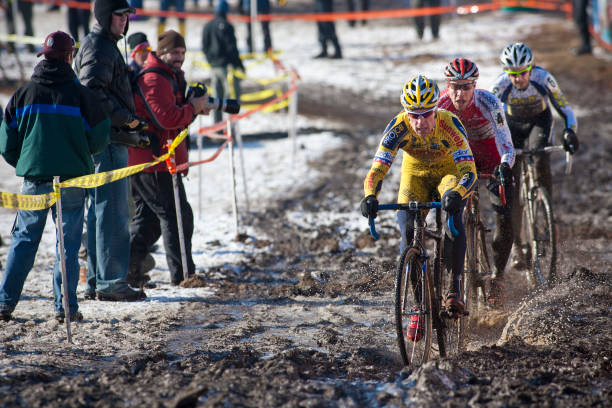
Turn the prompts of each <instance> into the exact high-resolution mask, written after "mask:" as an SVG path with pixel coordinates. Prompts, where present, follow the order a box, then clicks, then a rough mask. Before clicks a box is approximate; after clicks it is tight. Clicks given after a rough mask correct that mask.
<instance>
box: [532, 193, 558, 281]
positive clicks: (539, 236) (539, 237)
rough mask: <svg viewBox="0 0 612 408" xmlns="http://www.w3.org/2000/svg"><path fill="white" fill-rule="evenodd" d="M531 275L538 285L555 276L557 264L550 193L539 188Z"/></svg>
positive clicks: (535, 209) (533, 226) (535, 197)
mask: <svg viewBox="0 0 612 408" xmlns="http://www.w3.org/2000/svg"><path fill="white" fill-rule="evenodd" d="M532 211H533V212H532V214H533V218H532V220H533V222H532V226H531V227H532V233H531V238H532V240H531V268H530V270H531V275H532V278H533V280H534V282H535V283H536V285H537V286H541V285H546V284H548V283H550V282H552V280H553V279H554V278H555V273H556V264H557V243H556V231H555V223H554V218H553V212H552V206H551V205H550V199H549V198H548V193H547V192H546V191H545V190H544V189H542V188H538V189H537V191H536V192H535V194H534V201H533V203H532Z"/></svg>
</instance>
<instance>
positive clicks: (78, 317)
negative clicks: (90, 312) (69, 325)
mask: <svg viewBox="0 0 612 408" xmlns="http://www.w3.org/2000/svg"><path fill="white" fill-rule="evenodd" d="M55 320H57V321H58V322H59V323H64V321H65V320H66V314H65V313H64V312H55ZM70 321H71V322H82V321H83V314H82V313H81V312H79V311H78V310H77V311H76V312H74V313H70Z"/></svg>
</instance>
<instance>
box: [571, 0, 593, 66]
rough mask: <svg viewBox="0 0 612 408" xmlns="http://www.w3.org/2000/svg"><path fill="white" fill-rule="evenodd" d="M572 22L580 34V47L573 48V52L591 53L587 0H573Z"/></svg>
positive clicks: (579, 53)
mask: <svg viewBox="0 0 612 408" xmlns="http://www.w3.org/2000/svg"><path fill="white" fill-rule="evenodd" d="M573 6H574V22H575V23H576V27H577V28H578V34H579V35H580V47H579V48H578V49H576V50H575V54H578V55H581V54H590V53H591V33H589V14H588V11H587V9H588V6H589V0H574V4H573Z"/></svg>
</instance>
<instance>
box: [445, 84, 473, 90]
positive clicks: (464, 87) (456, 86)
mask: <svg viewBox="0 0 612 408" xmlns="http://www.w3.org/2000/svg"><path fill="white" fill-rule="evenodd" d="M473 86H474V83H473V82H470V83H467V84H455V83H452V82H449V83H448V87H449V88H450V89H452V90H454V91H458V90H462V91H469V90H470V89H472V87H473Z"/></svg>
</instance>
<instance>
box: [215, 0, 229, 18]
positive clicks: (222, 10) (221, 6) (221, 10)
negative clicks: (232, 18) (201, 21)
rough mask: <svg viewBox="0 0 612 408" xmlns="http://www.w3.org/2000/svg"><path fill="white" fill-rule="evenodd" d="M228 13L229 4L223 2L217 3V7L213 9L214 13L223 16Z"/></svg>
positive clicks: (222, 0) (220, 0)
mask: <svg viewBox="0 0 612 408" xmlns="http://www.w3.org/2000/svg"><path fill="white" fill-rule="evenodd" d="M228 11H229V4H227V1H225V0H219V2H218V3H217V7H216V8H215V13H217V14H222V15H225V14H227V12H228Z"/></svg>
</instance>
